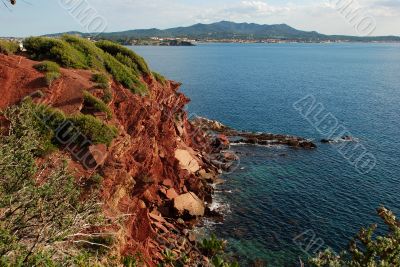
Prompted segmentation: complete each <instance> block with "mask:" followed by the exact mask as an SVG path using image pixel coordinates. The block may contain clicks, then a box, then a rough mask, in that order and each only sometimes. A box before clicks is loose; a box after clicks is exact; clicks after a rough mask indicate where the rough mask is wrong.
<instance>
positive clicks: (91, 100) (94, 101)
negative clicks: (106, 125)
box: [83, 91, 112, 119]
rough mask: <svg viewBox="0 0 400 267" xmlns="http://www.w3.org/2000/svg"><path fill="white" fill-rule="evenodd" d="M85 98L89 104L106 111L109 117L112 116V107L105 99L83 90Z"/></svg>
mask: <svg viewBox="0 0 400 267" xmlns="http://www.w3.org/2000/svg"><path fill="white" fill-rule="evenodd" d="M83 99H84V101H85V103H86V104H87V105H89V106H91V107H93V108H94V109H96V111H100V112H104V113H105V114H107V118H108V119H111V118H112V112H111V109H110V108H109V107H108V106H107V104H106V103H104V101H103V100H101V99H99V98H97V97H95V96H94V95H92V94H91V93H89V92H88V91H83Z"/></svg>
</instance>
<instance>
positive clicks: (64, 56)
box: [24, 35, 151, 95]
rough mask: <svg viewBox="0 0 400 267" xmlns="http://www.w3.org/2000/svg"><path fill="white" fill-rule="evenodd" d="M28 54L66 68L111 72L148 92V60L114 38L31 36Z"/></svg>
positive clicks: (127, 84)
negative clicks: (98, 39) (144, 77)
mask: <svg viewBox="0 0 400 267" xmlns="http://www.w3.org/2000/svg"><path fill="white" fill-rule="evenodd" d="M24 47H25V48H26V50H27V53H28V55H29V56H30V57H31V58H32V59H35V60H52V61H55V62H57V63H59V64H60V65H61V66H63V67H66V68H75V69H92V70H96V71H100V72H108V73H110V74H111V75H112V76H113V78H114V79H115V80H116V81H117V82H119V83H121V84H122V85H123V86H125V87H126V88H129V89H130V90H131V91H132V92H133V93H138V94H142V95H145V94H148V88H147V85H146V84H145V83H144V82H142V81H141V78H142V75H145V74H146V75H149V74H150V75H151V73H150V71H149V70H148V66H147V64H146V63H145V62H144V60H143V59H142V58H141V57H140V56H138V55H137V54H135V53H134V52H133V51H131V50H129V49H127V48H125V47H123V46H120V45H118V44H114V43H112V42H98V43H96V44H95V43H93V42H91V41H89V40H86V39H83V38H79V37H75V36H70V35H65V36H63V37H61V38H60V39H55V38H46V37H31V38H27V39H26V40H25V41H24Z"/></svg>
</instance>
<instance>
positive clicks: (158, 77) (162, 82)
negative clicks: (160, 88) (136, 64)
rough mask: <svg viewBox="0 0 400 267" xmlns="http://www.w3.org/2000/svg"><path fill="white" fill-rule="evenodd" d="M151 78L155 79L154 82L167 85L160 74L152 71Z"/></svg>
mask: <svg viewBox="0 0 400 267" xmlns="http://www.w3.org/2000/svg"><path fill="white" fill-rule="evenodd" d="M153 76H154V78H155V79H156V81H157V82H159V83H161V84H162V85H166V84H167V80H166V79H165V77H164V76H162V75H161V74H159V73H157V72H154V71H153Z"/></svg>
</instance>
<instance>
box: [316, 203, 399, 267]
mask: <svg viewBox="0 0 400 267" xmlns="http://www.w3.org/2000/svg"><path fill="white" fill-rule="evenodd" d="M377 213H378V215H379V217H381V219H382V220H383V222H384V223H385V224H386V225H387V226H388V232H387V234H386V235H384V236H376V235H375V231H376V229H377V225H376V224H374V225H372V226H370V227H369V228H367V229H365V228H363V229H361V231H360V232H359V233H358V235H357V236H356V237H355V238H354V239H353V240H352V241H351V242H350V245H349V249H348V251H342V252H341V253H340V254H339V255H337V254H335V253H334V252H333V251H331V250H328V251H325V252H323V253H320V254H319V255H318V256H316V257H315V258H313V259H311V260H310V264H311V265H312V266H317V267H341V266H349V267H365V266H367V267H375V266H377V267H378V266H379V267H381V266H382V267H386V266H387V267H389V266H400V221H399V220H397V219H396V217H395V215H394V214H393V213H392V212H391V211H390V210H388V209H386V208H384V207H381V208H379V209H377Z"/></svg>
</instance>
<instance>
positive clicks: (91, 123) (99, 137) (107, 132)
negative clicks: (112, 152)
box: [69, 114, 118, 146]
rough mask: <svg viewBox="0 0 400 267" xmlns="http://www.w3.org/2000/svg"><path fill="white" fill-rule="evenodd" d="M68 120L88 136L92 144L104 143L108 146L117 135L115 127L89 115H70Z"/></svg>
mask: <svg viewBox="0 0 400 267" xmlns="http://www.w3.org/2000/svg"><path fill="white" fill-rule="evenodd" d="M69 120H70V121H71V122H72V124H73V125H74V126H75V127H77V129H78V131H79V132H80V133H81V134H83V135H84V136H85V137H86V138H89V140H91V141H92V142H93V143H94V144H106V145H108V146H109V145H110V144H111V142H112V140H114V138H115V137H117V135H118V130H117V128H115V127H114V126H110V125H107V124H104V123H103V122H101V121H100V120H99V119H97V118H95V117H93V116H91V115H83V114H79V115H75V116H72V117H71V118H69Z"/></svg>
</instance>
